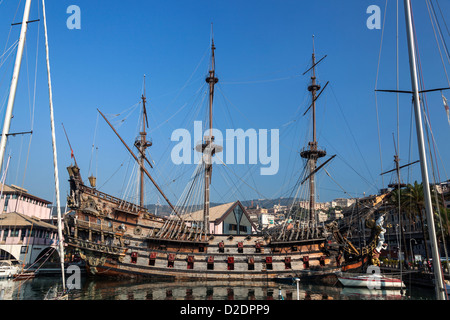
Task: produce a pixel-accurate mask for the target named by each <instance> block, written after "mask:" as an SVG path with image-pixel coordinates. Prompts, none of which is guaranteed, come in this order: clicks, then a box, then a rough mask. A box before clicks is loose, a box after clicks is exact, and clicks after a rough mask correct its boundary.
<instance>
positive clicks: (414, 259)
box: [409, 238, 417, 262]
mask: <svg viewBox="0 0 450 320" xmlns="http://www.w3.org/2000/svg"><path fill="white" fill-rule="evenodd" d="M413 240H414V244H415V245H417V241H416V239H414V238H410V239H409V248H410V249H411V258H412V259H413V262H416V257H415V256H414V252H413V248H412V243H411V241H413Z"/></svg>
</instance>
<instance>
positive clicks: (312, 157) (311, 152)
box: [300, 36, 326, 223]
mask: <svg viewBox="0 0 450 320" xmlns="http://www.w3.org/2000/svg"><path fill="white" fill-rule="evenodd" d="M321 60H322V59H321ZM319 62H320V61H319ZM316 65H317V63H316V56H315V50H314V36H313V53H312V68H311V69H312V74H311V84H310V85H309V86H308V91H310V92H311V97H312V105H311V112H312V124H313V136H312V141H310V142H308V148H307V149H305V150H303V151H302V152H301V153H300V155H301V157H302V158H305V159H307V160H308V168H309V172H310V176H309V191H310V192H309V220H310V222H312V223H314V222H315V220H316V210H315V207H316V192H315V188H316V186H315V171H316V166H317V159H319V158H322V157H324V156H325V155H326V152H325V150H320V149H319V148H318V147H317V136H316V100H317V98H318V95H317V91H319V90H320V85H319V84H318V83H317V82H316ZM319 95H320V93H319Z"/></svg>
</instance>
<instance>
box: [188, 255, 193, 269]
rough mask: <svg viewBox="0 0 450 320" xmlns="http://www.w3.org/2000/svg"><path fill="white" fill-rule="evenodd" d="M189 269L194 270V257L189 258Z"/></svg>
mask: <svg viewBox="0 0 450 320" xmlns="http://www.w3.org/2000/svg"><path fill="white" fill-rule="evenodd" d="M187 268H188V269H194V256H188V259H187Z"/></svg>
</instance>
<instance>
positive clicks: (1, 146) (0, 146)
mask: <svg viewBox="0 0 450 320" xmlns="http://www.w3.org/2000/svg"><path fill="white" fill-rule="evenodd" d="M30 6H31V0H27V1H26V3H25V9H24V11H23V19H22V27H21V29H20V37H19V44H18V46H17V54H16V61H15V64H14V71H13V76H12V80H11V86H10V90H9V97H8V104H7V106H6V114H5V120H4V121H3V130H2V138H1V140H0V168H1V166H2V164H3V158H4V156H5V150H6V140H7V139H8V133H9V128H10V126H11V119H12V111H13V108H14V101H15V98H16V91H17V82H18V80H19V73H20V65H21V63H22V54H23V48H24V45H25V39H26V36H27V25H28V23H27V21H28V17H29V16H30Z"/></svg>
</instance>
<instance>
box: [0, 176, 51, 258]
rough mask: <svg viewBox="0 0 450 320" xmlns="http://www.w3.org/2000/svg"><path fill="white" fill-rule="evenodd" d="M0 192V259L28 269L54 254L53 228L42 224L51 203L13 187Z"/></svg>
mask: <svg viewBox="0 0 450 320" xmlns="http://www.w3.org/2000/svg"><path fill="white" fill-rule="evenodd" d="M0 189H1V191H0V192H1V195H2V196H1V198H0V259H7V260H13V261H18V262H19V263H20V264H24V265H31V264H33V263H35V262H36V261H39V262H40V263H41V262H43V261H44V260H45V259H46V258H47V257H48V256H49V255H51V254H53V253H54V252H57V246H56V244H57V242H58V237H57V228H56V226H54V225H53V224H51V223H47V222H45V220H46V221H49V220H50V218H51V217H50V215H51V208H50V207H49V205H50V204H51V202H49V201H47V200H44V199H41V198H38V197H36V196H33V195H31V194H29V193H28V192H27V190H25V189H23V188H20V187H17V186H14V185H11V186H8V185H1V184H0Z"/></svg>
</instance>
